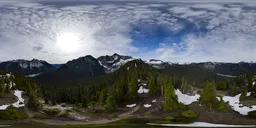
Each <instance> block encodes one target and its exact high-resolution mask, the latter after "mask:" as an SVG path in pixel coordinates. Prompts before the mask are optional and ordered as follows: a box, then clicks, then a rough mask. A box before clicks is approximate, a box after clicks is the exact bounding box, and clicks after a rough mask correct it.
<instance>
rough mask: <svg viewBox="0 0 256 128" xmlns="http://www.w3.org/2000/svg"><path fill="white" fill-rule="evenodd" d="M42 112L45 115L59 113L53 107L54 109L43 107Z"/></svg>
mask: <svg viewBox="0 0 256 128" xmlns="http://www.w3.org/2000/svg"><path fill="white" fill-rule="evenodd" d="M43 112H44V113H45V114H47V115H53V116H55V115H58V114H59V113H60V110H59V109H57V108H55V109H44V110H43Z"/></svg>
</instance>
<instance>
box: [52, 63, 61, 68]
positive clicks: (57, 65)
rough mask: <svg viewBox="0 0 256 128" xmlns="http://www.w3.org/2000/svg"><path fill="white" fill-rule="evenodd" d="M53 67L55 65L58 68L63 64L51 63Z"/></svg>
mask: <svg viewBox="0 0 256 128" xmlns="http://www.w3.org/2000/svg"><path fill="white" fill-rule="evenodd" d="M51 65H52V66H53V67H55V68H56V69H58V68H60V67H61V66H62V65H63V64H51Z"/></svg>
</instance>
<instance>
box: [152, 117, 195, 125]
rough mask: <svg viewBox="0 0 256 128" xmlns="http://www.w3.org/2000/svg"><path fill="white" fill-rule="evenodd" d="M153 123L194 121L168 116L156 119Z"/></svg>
mask: <svg viewBox="0 0 256 128" xmlns="http://www.w3.org/2000/svg"><path fill="white" fill-rule="evenodd" d="M153 123H156V124H188V123H192V122H191V121H190V120H188V119H186V118H179V117H172V116H167V117H165V118H163V119H158V120H154V121H153Z"/></svg>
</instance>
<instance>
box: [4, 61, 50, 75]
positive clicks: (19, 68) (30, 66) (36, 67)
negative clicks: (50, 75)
mask: <svg viewBox="0 0 256 128" xmlns="http://www.w3.org/2000/svg"><path fill="white" fill-rule="evenodd" d="M54 69H55V67H53V66H52V65H51V64H49V63H47V62H46V61H43V60H37V59H33V60H22V59H18V60H11V61H5V62H1V63H0V70H3V71H15V72H18V73H20V74H23V75H31V74H37V73H41V72H48V71H51V70H54Z"/></svg>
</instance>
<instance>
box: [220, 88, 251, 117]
mask: <svg viewBox="0 0 256 128" xmlns="http://www.w3.org/2000/svg"><path fill="white" fill-rule="evenodd" d="M250 94H251V93H250V92H249V93H247V96H250ZM240 96H241V94H238V95H236V96H234V97H232V96H224V97H223V100H224V101H225V102H228V104H229V105H230V106H231V107H232V109H233V110H235V111H237V112H239V113H240V114H242V115H248V112H250V111H254V110H256V105H253V106H251V107H247V106H243V105H242V104H240Z"/></svg>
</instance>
